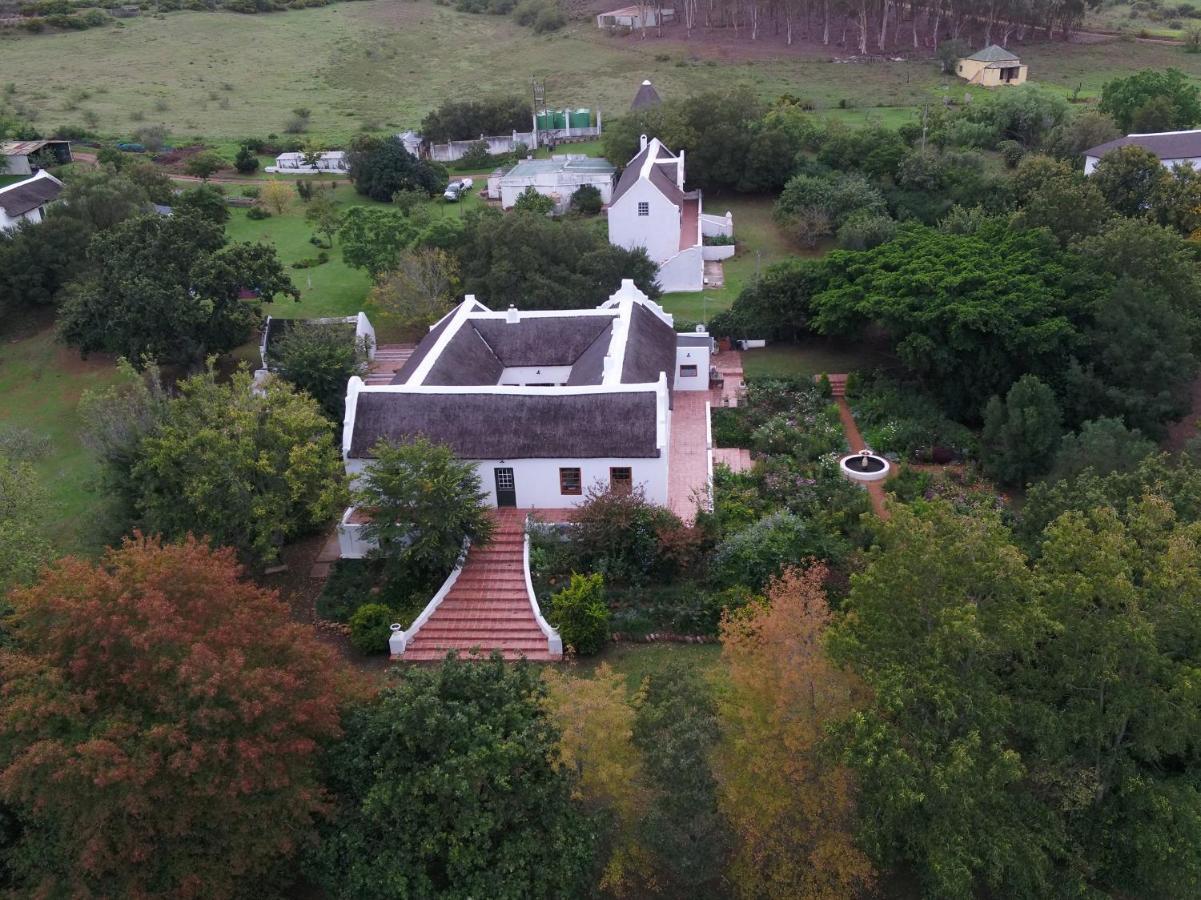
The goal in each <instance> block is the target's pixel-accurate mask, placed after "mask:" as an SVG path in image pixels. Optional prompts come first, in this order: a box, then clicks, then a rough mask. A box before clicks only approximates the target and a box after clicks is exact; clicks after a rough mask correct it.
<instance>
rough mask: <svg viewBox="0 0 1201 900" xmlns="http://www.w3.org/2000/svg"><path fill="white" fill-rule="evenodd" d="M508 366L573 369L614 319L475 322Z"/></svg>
mask: <svg viewBox="0 0 1201 900" xmlns="http://www.w3.org/2000/svg"><path fill="white" fill-rule="evenodd" d="M470 324H471V326H472V327H473V328H474V329H475V330H476V331H477V332H479V335H480V337H482V338H483V339H484V341H485V343H487V345H488V346H489V347H491V348H492V352H493V353H495V354H496V356H497V358H498V359H500V361H501V362H502V363H504V364H505V366H570V365H574V364H575V361H576V360H577V359H579V358H580V354H582V353H583V352H584V351H585V350H587V349H588V347H589V346H591V344H592V342H593V341H595V340H596V338H597V336H598V335H599V334H601V332H604V331H608V330H609V329H610V327H611V326H612V324H613V318H612V317H611V316H595V315H592V316H572V315H562V316H536V317H526V318H522V319H520V320H518V321H517V322H507V321H505V320H504V319H472V320H471V322H470Z"/></svg>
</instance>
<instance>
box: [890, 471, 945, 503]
mask: <svg viewBox="0 0 1201 900" xmlns="http://www.w3.org/2000/svg"><path fill="white" fill-rule="evenodd" d="M931 481H933V477H932V476H931V474H930V473H929V472H923V471H921V470H920V469H914V468H912V467H911V466H901V470H900V471H899V472H898V473H897V474H896V475H895V476H894V477H893V478H890V479H889V480H888V483H887V484H886V485H885V489H886V490H887V491H888V492H889V493H891V494H893V495H895V496H896V498H897V499H898V500H900V501H901V502H902V503H912V502H913V501H914V500H917V499H919V498H921V497H925V496H926V491H928V490H929V489H930V483H931Z"/></svg>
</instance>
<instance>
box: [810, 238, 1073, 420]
mask: <svg viewBox="0 0 1201 900" xmlns="http://www.w3.org/2000/svg"><path fill="white" fill-rule="evenodd" d="M826 266H827V272H828V277H829V282H828V285H827V287H826V288H825V289H824V290H822V291H820V292H818V293H816V294H815V295H814V296H813V297H812V299H811V300H810V310H811V316H812V327H813V328H814V330H816V331H819V332H821V333H825V334H854V333H857V332H858V331H859V330H860V329H861V328H862V327H863V326H864V325H865V324H866V323H868V322H873V323H876V324H878V325H880V326H882V327H883V328H885V329H886V330H887V331H888V332H889V334H890V335H891V336H892V338H893V340H894V341H895V342H896V349H897V354H898V355H899V356H900V357H901V359H902V361H904V363H905V364H906V365H907V366H908V367H909V368H910V369H911V370H912V371H914V372H916V373H918V374H920V375H921V376H922V377H923V378H924V379H925V380H926V382H927V384H928V386H929V388H930V390H931V391H932V392H933V393H934V394H936V395H937V396H939V397H941V398H942V399H943V401H944V403H945V404H946V405H947V408H948V410H949V411H950V412H951V413H952V415H956V416H967V417H973V418H974V417H977V416H979V414H980V410H981V404H982V400H983V398H985V397H989V396H991V395H992V394H996V393H1003V392H1004V391H1007V390H1008V389H1009V386H1010V385H1011V384H1012V383H1013V382H1014V381H1016V380H1017V378H1018V377H1019V376H1021V375H1022V374H1024V373H1026V372H1034V373H1043V372H1048V371H1056V370H1058V369H1059V368H1061V367H1062V365H1063V361H1064V359H1065V358H1067V357H1070V356H1071V354H1072V353H1073V351H1074V350H1075V349H1076V348H1077V347H1078V346H1079V345H1080V344H1081V341H1082V335H1081V334H1080V331H1079V329H1078V327H1077V325H1076V324H1075V322H1076V320H1077V319H1078V318H1079V317H1080V315H1081V313H1082V312H1083V311H1084V310H1085V309H1086V308H1087V305H1088V302H1089V298H1090V297H1091V295H1092V291H1093V287H1092V283H1091V281H1090V279H1089V278H1087V277H1086V276H1085V273H1084V272H1083V271H1082V270H1081V266H1080V264H1079V263H1078V262H1077V261H1076V260H1075V259H1074V258H1073V257H1071V256H1069V255H1067V254H1064V253H1063V252H1061V251H1060V250H1059V249H1058V248H1057V247H1056V245H1055V242H1054V241H1053V239H1051V238H1050V237H1049V236H1047V235H1046V234H1045V233H1040V232H1038V231H1019V230H1011V229H1009V228H1008V227H1007V226H1006V225H1005V224H1004V223H1000V222H990V223H987V224H985V225H983V226H981V228H980V229H978V230H977V231H976V232H975V233H973V234H969V235H947V234H940V233H939V232H937V231H934V230H932V229H929V228H923V227H920V226H914V225H905V226H902V227H901V228H900V230H899V231H898V234H897V238H896V240H893V241H890V242H889V243H887V244H883V245H881V246H879V247H877V248H875V249H874V250H868V251H865V252H863V253H848V252H834V253H831V254H830V255H829V256H828V257H827V259H826Z"/></svg>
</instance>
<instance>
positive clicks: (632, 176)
mask: <svg viewBox="0 0 1201 900" xmlns="http://www.w3.org/2000/svg"><path fill="white" fill-rule="evenodd" d="M660 151H661V152H660ZM651 152H654V153H655V158H656V159H660V160H662V161H663V162H664V163H674V162H675V159H676V157H675V155H674V154H672V152H671V151H670V150H668V149H667V148H666V147H664V146H663V145H662V144H661V143H657V142H651V143H648V144H647V145H646V149H645V150H641V151H639V153H638V155H637V156H635V157H634V158H633V159H631V160H630V162H629V164H628V165H627V166H626V167H625V169H624V170H622V173H621V177H620V178H619V179H617V187H615V188H614V189H613V197H612V199H611V200H610V201H609V206H613V204H615V203H616V202H617V201H618V200H620V199H621V197H622V195H623V194H624V193H625V192H626V191H628V190H629V189H630V188H632V187H633V186H634V185H636V184H637V183H638V181H639V180H640V179H641V178H642V167H643V165H644V164H645V163H646V158H647V156H648V154H650V153H651ZM664 168H665V167H664V166H662V165H659V163H655V164H653V165H652V166H651V170H650V173H649V174H648V176H647V178H648V179H649V181H650V183H651V184H653V185H654V186H655V187H656V188H657V189H658V190H659V192H660V193H661V194H663V196H665V197H666V198H667V199H668V200H670V201H671V202H672V203H674V204H675V205H676V206H679V205H680V203H681V201H682V200H683V198H684V192H683V191H681V190H680V189H679V187H677V186H676V182H675V178H674V177H673V176H671V175H668V174H667V172H665V171H664Z"/></svg>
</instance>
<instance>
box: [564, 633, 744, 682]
mask: <svg viewBox="0 0 1201 900" xmlns="http://www.w3.org/2000/svg"><path fill="white" fill-rule="evenodd" d="M601 663H606V664H608V665H609V666H610V667H612V668H613V669H615V670H616V671H618V672H620V673H621V674H622V675H624V676H625V677H626V683H627V684H628V685H629V688H630V691H631V693H632V692H633V691H636V690H637V689H638V686H639V685H640V684H642V680H643V679H644V678H646V676H648V675H656V674H659V673H661V672H662V671H663V670H664V669H666V668H667V667H668V666H669V665H672V664H681V665H685V666H688V667H689V668H692V669H699V670H701V671H704V672H705V673H707V674H711V673H717V672H720V671H721V645H719V644H610V645H609V646H608V647H606V648H605V650H604V652H602V653H601V654H600V655H598V656H593V657H589V658H588V659H584V660H580V661H579V662H576V663H571V664H569V668H568V671H569V672H572V673H573V674H577V675H591V674H592V673H593V672H595V671H596V667H597V666H599V665H600V664H601Z"/></svg>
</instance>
